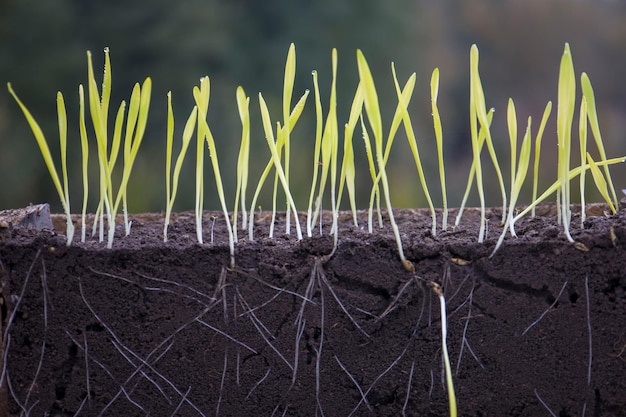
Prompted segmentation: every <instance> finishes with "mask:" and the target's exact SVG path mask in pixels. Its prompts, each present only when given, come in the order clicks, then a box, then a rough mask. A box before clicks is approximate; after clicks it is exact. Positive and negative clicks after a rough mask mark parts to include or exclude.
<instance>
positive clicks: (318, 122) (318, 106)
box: [306, 71, 360, 237]
mask: <svg viewBox="0 0 626 417" xmlns="http://www.w3.org/2000/svg"><path fill="white" fill-rule="evenodd" d="M311 75H312V76H313V92H314V94H315V149H314V150H313V178H312V181H311V193H310V194H309V209H308V211H307V216H306V235H307V236H308V237H311V236H312V232H313V225H314V224H315V219H316V218H317V208H318V207H319V206H320V205H321V201H317V204H316V207H315V215H314V214H313V201H314V199H315V189H316V188H317V177H318V176H319V175H318V173H319V168H320V165H323V164H324V163H323V162H322V160H320V153H321V150H322V133H323V124H324V114H323V112H322V100H321V98H320V89H319V82H318V75H317V71H313V72H312V73H311ZM359 112H360V110H359ZM313 216H315V217H313Z"/></svg>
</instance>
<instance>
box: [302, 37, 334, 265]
mask: <svg viewBox="0 0 626 417" xmlns="http://www.w3.org/2000/svg"><path fill="white" fill-rule="evenodd" d="M315 78H316V80H315V89H316V91H315V95H316V99H317V100H319V87H318V84H317V76H315ZM316 109H317V110H320V111H321V106H320V107H319V108H318V107H316ZM317 117H318V118H321V117H322V116H321V115H318V116H317ZM338 149H339V129H338V122H337V50H336V49H333V53H332V82H331V89H330V103H329V107H328V116H327V117H326V123H325V124H324V130H323V133H322V137H321V144H320V151H321V156H322V160H321V165H322V174H321V178H320V184H319V189H318V194H317V202H318V204H317V205H316V208H315V212H314V214H313V219H312V223H313V224H314V223H315V221H316V220H317V216H318V215H319V216H320V219H321V217H322V210H321V202H322V199H323V198H324V189H325V188H326V182H327V181H328V174H330V198H331V213H332V226H331V233H333V236H334V246H333V253H334V252H335V249H336V248H337V243H338V240H337V236H338V228H337V217H338V204H337V196H336V192H337V184H336V183H337V154H338V152H339V151H338ZM307 233H308V229H307Z"/></svg>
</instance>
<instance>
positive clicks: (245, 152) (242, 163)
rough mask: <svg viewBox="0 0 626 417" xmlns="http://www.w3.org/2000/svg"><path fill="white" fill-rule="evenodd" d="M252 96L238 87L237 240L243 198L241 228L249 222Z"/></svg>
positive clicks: (234, 225) (235, 232)
mask: <svg viewBox="0 0 626 417" xmlns="http://www.w3.org/2000/svg"><path fill="white" fill-rule="evenodd" d="M249 107H250V97H248V96H246V93H245V91H244V90H243V88H242V87H238V88H237V109H238V111H239V118H240V120H241V145H240V146H239V156H238V157H237V190H236V192H235V205H234V207H233V233H234V235H235V236H234V237H235V241H237V240H238V239H237V209H238V207H239V201H240V200H241V228H242V230H245V228H246V226H247V224H248V214H247V211H246V190H247V189H248V165H249V160H250V108H249Z"/></svg>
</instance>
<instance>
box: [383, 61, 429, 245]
mask: <svg viewBox="0 0 626 417" xmlns="http://www.w3.org/2000/svg"><path fill="white" fill-rule="evenodd" d="M391 72H392V74H393V82H394V84H395V86H396V94H397V96H398V108H399V109H400V111H401V114H402V124H403V125H404V132H405V133H406V138H407V140H408V141H409V147H410V148H411V153H412V154H413V160H414V161H415V167H416V169H417V174H418V176H419V179H420V184H421V185H422V190H424V195H425V196H426V201H428V207H429V208H430V214H431V217H432V219H433V226H432V230H431V233H432V234H433V236H436V235H437V215H436V213H435V206H434V205H433V200H432V199H431V198H430V193H429V192H428V186H427V185H426V177H425V176H424V169H423V168H422V161H421V159H420V154H419V151H418V148H417V140H416V139H415V133H414V131H413V125H412V124H411V118H410V116H409V112H408V110H407V107H408V105H409V103H408V101H409V99H410V97H411V94H412V92H413V91H412V90H413V89H412V87H411V88H410V89H408V90H407V91H406V93H405V94H403V92H401V91H400V84H398V77H397V76H396V67H395V65H393V64H391ZM415 78H416V74H415V73H413V74H412V75H411V77H410V78H409V80H412V81H411V82H412V83H413V84H414V83H415ZM408 85H410V84H409V82H407V86H408ZM405 89H406V87H405ZM389 141H391V139H389ZM388 144H389V142H388ZM388 148H389V149H390V148H391V147H390V146H388ZM386 160H387V157H386V156H385V164H386V163H387V161H386Z"/></svg>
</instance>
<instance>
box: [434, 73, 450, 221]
mask: <svg viewBox="0 0 626 417" xmlns="http://www.w3.org/2000/svg"><path fill="white" fill-rule="evenodd" d="M438 95H439V68H435V69H434V70H433V73H432V76H431V78H430V100H431V107H432V113H433V127H434V130H435V140H436V141H437V162H438V163H439V182H440V183H441V198H442V200H443V219H442V220H441V228H442V229H443V230H444V231H445V230H447V229H448V197H447V193H446V172H445V169H444V163H443V133H442V128H441V117H440V115H439V108H438V107H437V96H438Z"/></svg>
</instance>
